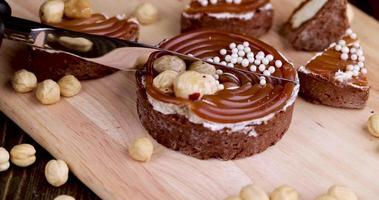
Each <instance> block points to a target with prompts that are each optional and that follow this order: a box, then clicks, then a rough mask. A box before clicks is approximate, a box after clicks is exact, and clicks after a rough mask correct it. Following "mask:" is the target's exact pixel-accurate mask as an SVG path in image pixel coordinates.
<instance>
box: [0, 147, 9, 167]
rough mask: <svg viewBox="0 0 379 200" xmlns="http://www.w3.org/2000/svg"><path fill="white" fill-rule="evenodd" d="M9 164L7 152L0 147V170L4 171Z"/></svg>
mask: <svg viewBox="0 0 379 200" xmlns="http://www.w3.org/2000/svg"><path fill="white" fill-rule="evenodd" d="M9 166H10V163H9V153H8V151H7V150H6V149H4V148H3V147H0V172H3V171H6V170H7V169H8V168H9Z"/></svg>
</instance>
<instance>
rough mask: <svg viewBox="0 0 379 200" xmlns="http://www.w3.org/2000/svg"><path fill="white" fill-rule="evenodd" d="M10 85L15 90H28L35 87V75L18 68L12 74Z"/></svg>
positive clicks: (23, 91)
mask: <svg viewBox="0 0 379 200" xmlns="http://www.w3.org/2000/svg"><path fill="white" fill-rule="evenodd" d="M12 86H13V88H14V90H16V92H20V93H26V92H30V91H32V90H33V89H34V88H35V87H37V77H36V76H35V75H34V74H33V73H32V72H29V71H27V70H25V69H22V70H19V71H17V72H15V73H14V75H13V78H12Z"/></svg>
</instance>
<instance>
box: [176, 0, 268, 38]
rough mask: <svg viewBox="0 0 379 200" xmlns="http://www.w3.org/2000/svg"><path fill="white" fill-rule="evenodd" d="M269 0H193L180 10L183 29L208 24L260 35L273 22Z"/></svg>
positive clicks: (255, 35) (214, 27)
mask: <svg viewBox="0 0 379 200" xmlns="http://www.w3.org/2000/svg"><path fill="white" fill-rule="evenodd" d="M273 15H274V11H273V7H272V4H271V3H270V0H192V1H191V3H190V4H189V5H188V6H187V8H186V9H185V10H184V12H183V14H182V20H181V25H182V26H181V29H182V32H188V31H193V30H196V29H201V28H207V29H208V28H209V29H214V30H220V31H227V32H234V33H238V34H242V35H246V36H254V37H259V36H261V35H263V34H265V33H266V32H267V31H268V30H269V29H270V28H271V25H272V21H273Z"/></svg>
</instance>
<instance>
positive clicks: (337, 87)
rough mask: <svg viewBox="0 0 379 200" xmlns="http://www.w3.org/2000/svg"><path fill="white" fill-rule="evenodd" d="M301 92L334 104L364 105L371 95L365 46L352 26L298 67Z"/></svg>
mask: <svg viewBox="0 0 379 200" xmlns="http://www.w3.org/2000/svg"><path fill="white" fill-rule="evenodd" d="M298 72H299V78H300V83H301V87H300V96H302V97H303V98H304V99H306V100H308V101H310V102H313V103H317V104H324V105H328V106H333V107H340V108H356V109H359V108H363V107H364V106H365V104H366V102H367V99H368V96H369V89H370V87H369V85H368V80H367V68H366V65H365V56H364V53H363V49H362V47H361V46H360V43H359V41H358V39H357V35H356V34H355V33H353V31H352V30H351V29H348V30H347V31H346V35H345V36H343V38H342V39H341V40H339V41H338V42H336V43H332V44H331V45H330V47H329V48H328V49H326V50H325V51H324V52H323V53H321V54H318V55H316V56H315V57H314V58H313V59H312V60H310V61H309V62H308V63H307V64H306V65H305V66H302V67H300V68H299V70H298Z"/></svg>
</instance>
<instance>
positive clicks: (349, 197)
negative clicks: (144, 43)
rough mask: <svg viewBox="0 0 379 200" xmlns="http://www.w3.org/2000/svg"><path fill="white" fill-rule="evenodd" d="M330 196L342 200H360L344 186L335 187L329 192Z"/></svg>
mask: <svg viewBox="0 0 379 200" xmlns="http://www.w3.org/2000/svg"><path fill="white" fill-rule="evenodd" d="M328 195H331V196H334V197H336V199H341V200H358V197H357V195H356V194H355V193H354V192H353V191H351V190H350V189H349V188H347V187H345V186H342V185H333V186H332V187H330V188H329V190H328Z"/></svg>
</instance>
